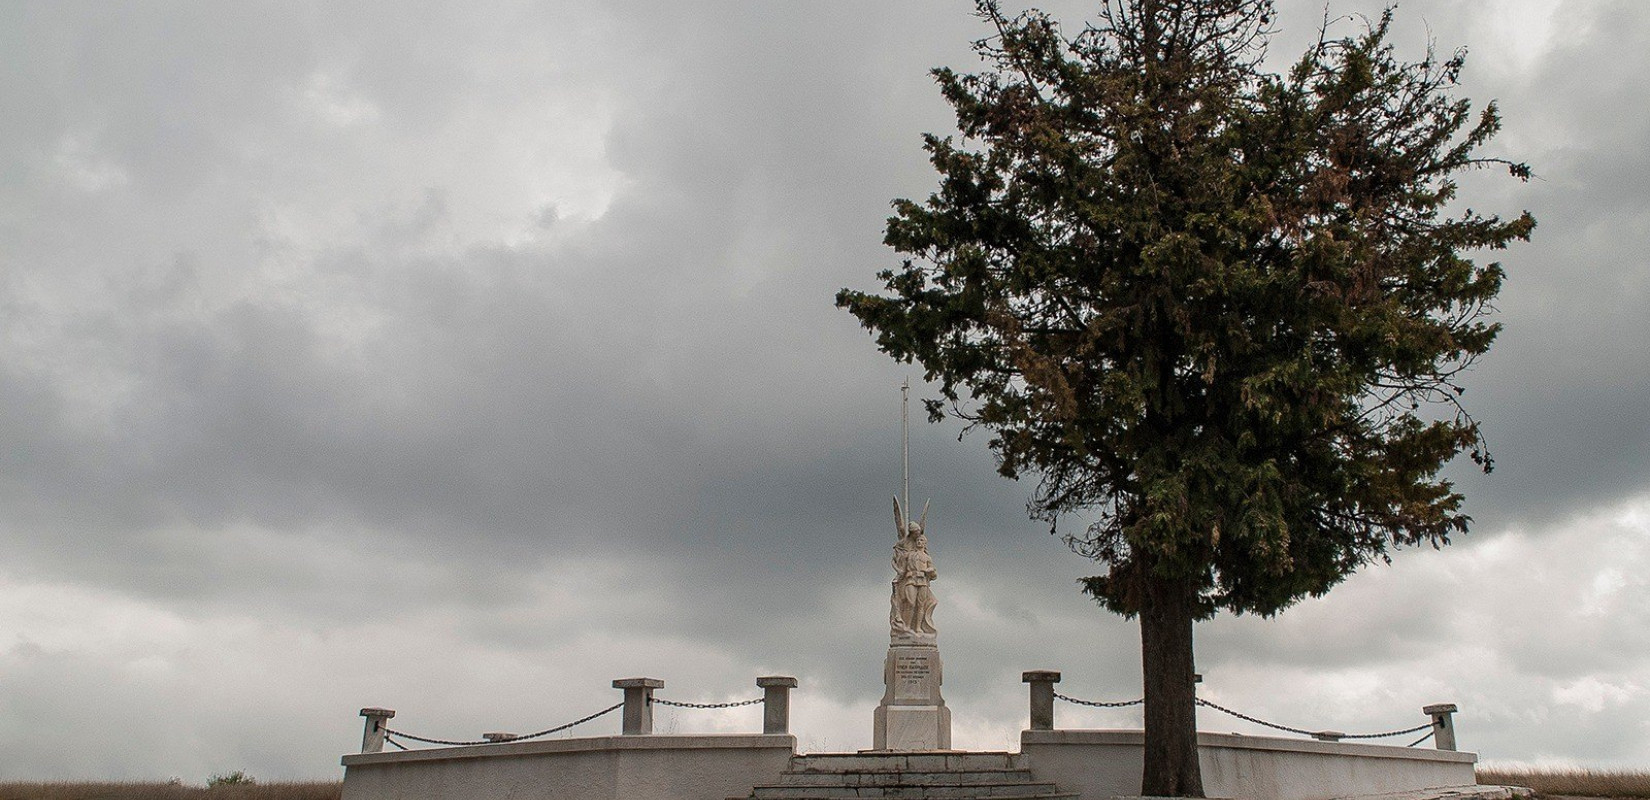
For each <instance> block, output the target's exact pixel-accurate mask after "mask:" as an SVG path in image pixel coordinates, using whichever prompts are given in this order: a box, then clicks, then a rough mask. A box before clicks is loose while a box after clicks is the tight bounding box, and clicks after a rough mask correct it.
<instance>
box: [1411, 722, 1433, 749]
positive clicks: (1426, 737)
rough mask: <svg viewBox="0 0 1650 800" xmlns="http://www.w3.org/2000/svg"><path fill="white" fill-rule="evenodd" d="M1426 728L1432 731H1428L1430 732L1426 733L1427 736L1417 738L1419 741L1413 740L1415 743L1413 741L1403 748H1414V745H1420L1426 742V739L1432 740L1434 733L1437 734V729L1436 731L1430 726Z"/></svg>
mask: <svg viewBox="0 0 1650 800" xmlns="http://www.w3.org/2000/svg"><path fill="white" fill-rule="evenodd" d="M1427 727H1429V728H1432V730H1430V731H1427V735H1425V736H1422V737H1421V738H1419V739H1416V740H1415V741H1413V742H1410V743H1409V744H1406V745H1404V746H1405V747H1414V746H1415V745H1418V744H1420V743H1422V742H1424V741H1426V740H1428V739H1431V738H1432V735H1433V734H1435V733H1437V732H1438V729H1437V728H1435V727H1433V726H1431V725H1428V726H1427Z"/></svg>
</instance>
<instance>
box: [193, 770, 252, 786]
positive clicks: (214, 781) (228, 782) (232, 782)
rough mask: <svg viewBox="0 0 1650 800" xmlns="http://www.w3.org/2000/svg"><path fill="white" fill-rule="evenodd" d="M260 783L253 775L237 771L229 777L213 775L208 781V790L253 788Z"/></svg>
mask: <svg viewBox="0 0 1650 800" xmlns="http://www.w3.org/2000/svg"><path fill="white" fill-rule="evenodd" d="M257 783H258V782H257V781H256V780H254V779H253V778H252V776H251V775H248V774H246V773H245V772H242V771H240V770H235V771H234V772H231V773H229V774H228V775H213V776H212V777H210V778H207V779H206V788H208V789H216V788H218V787H220V786H253V785H256V784H257Z"/></svg>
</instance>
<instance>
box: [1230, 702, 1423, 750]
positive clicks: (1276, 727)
mask: <svg viewBox="0 0 1650 800" xmlns="http://www.w3.org/2000/svg"><path fill="white" fill-rule="evenodd" d="M1197 704H1198V705H1200V706H1207V707H1209V708H1212V709H1214V710H1216V711H1222V712H1225V713H1227V714H1231V715H1232V716H1234V717H1237V718H1238V719H1242V720H1248V721H1249V722H1253V723H1255V724H1256V725H1264V726H1266V727H1268V728H1272V729H1273V730H1280V731H1285V732H1287V733H1298V734H1300V735H1302V736H1313V737H1315V736H1317V735H1318V734H1319V733H1322V731H1307V730H1301V729H1300V728H1291V727H1289V726H1287V725H1278V724H1276V723H1272V722H1267V721H1266V720H1263V719H1256V718H1254V717H1251V716H1249V715H1248V714H1244V713H1240V712H1237V711H1233V710H1232V709H1230V708H1227V707H1225V706H1220V705H1215V704H1214V703H1211V702H1209V701H1208V700H1204V699H1203V698H1201V697H1199V698H1197ZM1431 727H1432V723H1430V722H1429V723H1427V724H1425V725H1417V726H1415V727H1413V728H1405V729H1404V730H1401V731H1387V732H1385V733H1337V734H1335V738H1337V739H1384V738H1386V737H1388V736H1404V735H1406V734H1411V733H1420V732H1421V731H1424V730H1426V729H1428V728H1431ZM1429 735H1430V734H1429ZM1421 741H1426V739H1425V738H1424V737H1423V738H1422V740H1421ZM1416 744H1420V742H1416ZM1411 746H1412V747H1413V746H1414V745H1411Z"/></svg>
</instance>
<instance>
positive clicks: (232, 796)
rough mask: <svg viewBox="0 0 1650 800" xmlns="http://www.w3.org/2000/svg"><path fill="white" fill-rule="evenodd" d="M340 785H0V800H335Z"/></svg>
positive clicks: (83, 783) (339, 793) (87, 783)
mask: <svg viewBox="0 0 1650 800" xmlns="http://www.w3.org/2000/svg"><path fill="white" fill-rule="evenodd" d="M342 789H343V784H340V783H335V782H316V783H280V782H275V781H271V782H269V783H240V784H232V785H219V786H213V787H212V788H210V789H208V788H206V787H204V786H185V785H183V784H181V783H158V782H157V783H136V782H133V783H92V782H89V781H88V782H75V783H67V782H65V783H0V800H338V798H339V796H340V795H341V794H342Z"/></svg>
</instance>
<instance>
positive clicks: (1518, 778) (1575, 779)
mask: <svg viewBox="0 0 1650 800" xmlns="http://www.w3.org/2000/svg"><path fill="white" fill-rule="evenodd" d="M1478 782H1479V783H1481V784H1493V785H1497V786H1528V787H1529V788H1531V789H1534V790H1535V791H1536V792H1537V793H1538V794H1540V795H1541V796H1543V797H1547V798H1563V797H1611V798H1625V797H1643V798H1650V772H1630V771H1626V770H1602V769H1524V768H1511V767H1507V768H1498V767H1490V768H1485V767H1479V769H1478Z"/></svg>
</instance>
